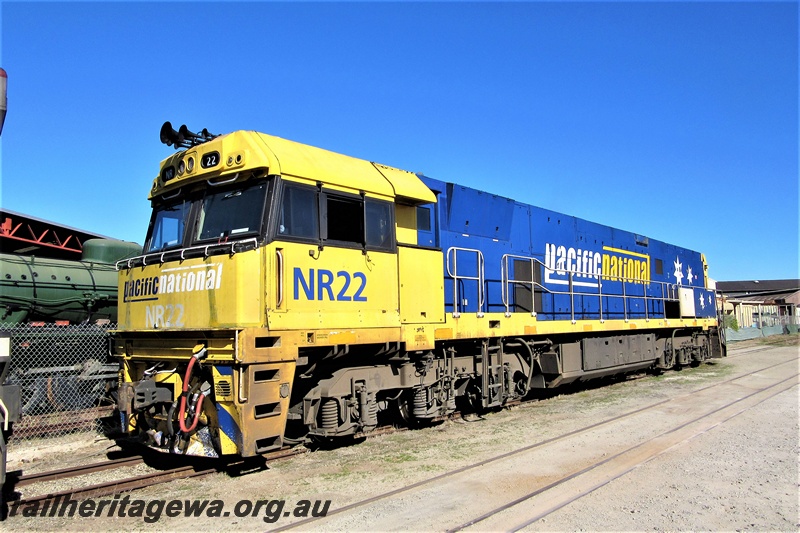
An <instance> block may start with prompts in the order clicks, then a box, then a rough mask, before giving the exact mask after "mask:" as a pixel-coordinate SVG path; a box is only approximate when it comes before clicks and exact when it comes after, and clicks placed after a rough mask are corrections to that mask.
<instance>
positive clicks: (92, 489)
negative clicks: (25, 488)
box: [9, 448, 305, 506]
mask: <svg viewBox="0 0 800 533" xmlns="http://www.w3.org/2000/svg"><path fill="white" fill-rule="evenodd" d="M300 453H305V452H304V451H298V450H297V449H294V448H287V449H283V450H278V451H276V452H272V453H269V454H265V455H264V456H263V457H264V458H265V459H266V460H267V461H275V460H279V459H284V458H288V457H293V456H295V455H299V454H300ZM131 459H132V458H131ZM244 463H245V461H241V460H240V461H233V462H226V463H222V464H216V465H214V466H213V467H211V468H202V467H201V468H199V469H198V467H195V466H192V465H185V466H179V467H176V468H171V469H169V470H163V471H158V472H151V473H148V474H142V475H139V476H134V477H130V478H125V479H119V480H114V481H108V482H105V483H98V484H95V485H88V486H85V487H78V488H74V489H67V490H63V491H60V492H52V493H48V494H42V495H39V496H32V497H30V498H23V499H21V500H19V501H18V502H13V503H12V502H9V503H12V504H13V505H15V506H26V505H33V504H37V505H38V504H41V503H43V502H46V501H50V502H54V501H64V499H65V498H67V497H69V498H71V499H74V500H80V499H83V498H98V497H101V496H113V495H115V494H119V493H122V492H128V491H132V490H137V489H141V488H145V487H150V486H153V485H156V484H159V483H165V482H169V481H175V480H178V479H188V478H193V477H200V476H207V475H209V474H214V473H219V472H223V471H225V470H226V469H230V468H231V467H235V466H237V465H241V464H244ZM100 464H102V463H100ZM90 466H91V465H90ZM204 466H205V465H204ZM75 468H76V469H77V468H80V467H75ZM106 469H107V468H106ZM65 470H68V469H65ZM101 470H103V469H100V470H98V471H101ZM55 473H57V471H54V472H45V473H43V474H42V475H45V474H55ZM84 473H86V472H84ZM75 475H80V474H75ZM67 477H71V476H67ZM56 479H57V478H56ZM39 481H45V480H44V479H40V480H38V481H37V482H39ZM31 483H33V482H31Z"/></svg>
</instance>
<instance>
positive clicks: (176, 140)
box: [160, 121, 219, 149]
mask: <svg viewBox="0 0 800 533" xmlns="http://www.w3.org/2000/svg"><path fill="white" fill-rule="evenodd" d="M160 137H161V142H162V143H164V144H166V145H167V146H174V147H175V149H178V148H191V147H193V146H197V145H198V144H202V143H204V142H208V141H210V140H211V139H214V138H216V137H219V135H215V134H213V133H209V131H208V130H207V129H205V128H203V131H201V132H200V133H193V132H191V131H189V128H187V127H186V124H184V125H182V126H181V127H180V128H179V129H178V131H175V128H173V127H172V124H171V123H170V122H169V121H167V122H165V123H164V125H163V126H161V134H160Z"/></svg>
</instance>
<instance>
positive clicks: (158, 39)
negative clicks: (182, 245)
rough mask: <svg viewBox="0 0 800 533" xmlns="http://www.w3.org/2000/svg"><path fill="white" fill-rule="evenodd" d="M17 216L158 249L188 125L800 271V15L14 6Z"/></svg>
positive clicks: (13, 188) (723, 274) (503, 7)
mask: <svg viewBox="0 0 800 533" xmlns="http://www.w3.org/2000/svg"><path fill="white" fill-rule="evenodd" d="M0 9H1V10H2V11H1V15H0V17H1V21H2V22H1V23H2V44H1V46H2V48H1V49H0V54H1V55H0V66H2V67H3V68H5V70H6V71H7V72H8V80H9V81H8V107H9V110H8V116H7V118H6V123H5V127H4V130H3V135H2V140H0V146H1V147H2V196H1V197H0V204H1V205H2V206H3V207H4V208H6V209H10V210H13V211H18V212H22V213H26V214H29V215H33V216H36V217H40V218H45V219H48V220H53V221H57V222H59V223H62V224H66V225H69V226H73V227H77V228H81V229H86V230H90V231H95V232H98V233H102V234H105V235H109V236H113V237H117V238H121V239H125V240H132V241H137V242H139V243H141V242H142V241H143V239H144V234H145V231H146V229H147V223H148V219H149V211H150V206H149V203H148V201H147V192H148V190H149V187H150V184H151V181H152V179H153V177H155V175H156V173H157V171H158V163H159V161H160V160H161V159H163V158H165V157H167V156H168V155H170V154H171V153H172V150H171V149H170V148H168V147H166V146H164V145H162V144H161V143H160V142H159V140H158V131H159V128H160V126H161V124H162V123H163V122H164V121H165V120H170V121H171V122H172V123H173V124H175V125H179V124H183V123H185V124H187V125H188V126H189V128H190V129H192V130H200V129H202V128H204V127H205V128H208V129H209V130H210V131H212V132H214V133H227V132H230V131H233V130H237V129H253V130H258V131H263V132H265V133H270V134H273V135H277V136H280V137H285V138H288V139H292V140H295V141H299V142H303V143H307V144H311V145H315V146H319V147H322V148H326V149H329V150H333V151H337V152H341V153H345V154H348V155H352V156H356V157H361V158H364V159H369V160H372V161H377V162H380V163H384V164H387V165H392V166H396V167H400V168H404V169H406V170H411V171H415V172H424V173H425V174H426V175H428V176H431V177H434V178H437V179H441V180H444V181H453V182H456V183H460V184H464V185H468V186H471V187H476V188H479V189H483V190H487V191H490V192H493V193H496V194H500V195H503V196H507V197H511V198H515V199H517V200H520V201H523V202H526V203H531V204H534V205H538V206H541V207H545V208H548V209H553V210H556V211H561V212H564V213H567V214H571V215H577V216H580V217H582V218H586V219H589V220H593V221H596V222H600V223H603V224H608V225H611V226H614V227H619V228H622V229H626V230H630V231H635V232H637V233H640V234H644V235H648V236H649V237H651V238H654V239H659V240H664V241H667V242H670V243H673V244H677V245H680V246H685V247H687V248H691V249H694V250H697V251H700V252H703V253H705V254H706V256H707V259H708V261H709V263H710V274H711V276H712V277H714V278H716V279H718V280H735V279H779V278H796V277H799V276H800V274H799V273H798V5H797V3H794V2H781V3H745V2H734V3H723V2H719V3H716V2H714V3H647V2H645V3H622V2H619V3H617V2H614V3H604V2H596V3H388V2H386V3H341V2H332V3H225V2H208V3H196V2H182V3H168V2H161V3H138V2H118V3H76V2H64V3H40V2H10V1H4V2H3V3H2V5H0Z"/></svg>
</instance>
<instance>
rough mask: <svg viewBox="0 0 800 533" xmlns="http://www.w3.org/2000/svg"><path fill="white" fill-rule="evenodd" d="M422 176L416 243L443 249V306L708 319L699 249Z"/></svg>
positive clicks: (712, 313) (543, 315)
mask: <svg viewBox="0 0 800 533" xmlns="http://www.w3.org/2000/svg"><path fill="white" fill-rule="evenodd" d="M420 177H421V179H422V180H423V182H424V183H425V184H426V185H427V186H428V187H429V188H430V189H431V190H432V191H434V192H435V193H436V194H437V200H438V203H437V204H428V205H426V206H423V207H421V208H419V210H418V227H419V229H418V242H419V243H420V244H421V245H424V246H433V247H438V248H441V249H442V250H447V251H448V257H447V258H446V259H447V260H446V262H445V272H444V274H445V305H446V310H447V311H448V312H450V313H462V312H471V313H477V312H485V313H494V312H504V313H510V312H520V311H530V312H531V313H534V314H535V316H536V317H537V320H540V321H541V320H617V319H622V320H631V319H645V320H648V319H655V318H662V319H670V318H715V317H716V299H715V296H714V290H713V287H708V280H707V278H706V275H705V271H706V265H705V260H704V257H703V256H702V255H701V254H700V253H698V252H695V251H692V250H688V249H686V248H681V247H678V246H674V245H672V244H668V243H665V242H661V241H657V240H655V239H650V238H648V237H645V236H643V235H639V234H636V233H632V232H629V231H625V230H620V229H616V228H612V227H609V226H605V225H602V224H597V223H594V222H590V221H587V220H584V219H581V218H578V217H574V216H570V215H565V214H562V213H557V212H555V211H550V210H548V209H543V208H540V207H536V206H532V205H528V204H524V203H521V202H517V201H514V200H512V199H509V198H504V197H501V196H497V195H494V194H490V193H487V192H483V191H479V190H476V189H471V188H468V187H465V186H462V185H457V184H453V183H445V182H442V181H438V180H434V179H431V178H428V177H425V176H420ZM426 218H427V220H426ZM454 265H455V266H454ZM454 268H455V269H457V271H456V272H454V271H453V269H454ZM448 269H449V270H448ZM454 285H458V286H457V287H454Z"/></svg>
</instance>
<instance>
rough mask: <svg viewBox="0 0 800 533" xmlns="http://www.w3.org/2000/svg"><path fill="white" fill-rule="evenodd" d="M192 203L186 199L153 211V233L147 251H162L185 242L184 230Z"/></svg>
mask: <svg viewBox="0 0 800 533" xmlns="http://www.w3.org/2000/svg"><path fill="white" fill-rule="evenodd" d="M190 207H191V204H190V203H189V202H187V201H186V200H182V201H179V202H178V203H176V204H172V205H166V206H161V207H156V208H155V211H153V222H152V225H151V234H150V236H149V238H148V239H147V244H146V245H145V247H144V252H145V253H150V252H160V251H162V250H166V249H168V248H174V247H177V246H181V245H182V244H183V231H184V228H185V227H186V221H187V220H188V218H189V208H190Z"/></svg>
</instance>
